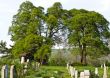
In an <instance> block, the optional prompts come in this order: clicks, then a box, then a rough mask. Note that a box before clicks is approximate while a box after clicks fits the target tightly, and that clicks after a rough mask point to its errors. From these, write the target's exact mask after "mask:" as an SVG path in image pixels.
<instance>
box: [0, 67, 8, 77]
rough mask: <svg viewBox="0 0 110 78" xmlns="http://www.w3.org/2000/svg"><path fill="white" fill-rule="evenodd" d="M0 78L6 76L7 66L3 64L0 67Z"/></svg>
mask: <svg viewBox="0 0 110 78" xmlns="http://www.w3.org/2000/svg"><path fill="white" fill-rule="evenodd" d="M1 78H8V66H7V65H4V66H3V67H2V69H1Z"/></svg>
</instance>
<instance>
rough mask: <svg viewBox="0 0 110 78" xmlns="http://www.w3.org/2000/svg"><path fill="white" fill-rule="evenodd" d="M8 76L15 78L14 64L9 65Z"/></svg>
mask: <svg viewBox="0 0 110 78" xmlns="http://www.w3.org/2000/svg"><path fill="white" fill-rule="evenodd" d="M10 78H17V72H16V68H15V66H14V65H11V67H10Z"/></svg>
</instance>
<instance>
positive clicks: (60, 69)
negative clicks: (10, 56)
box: [28, 66, 110, 78]
mask: <svg viewBox="0 0 110 78" xmlns="http://www.w3.org/2000/svg"><path fill="white" fill-rule="evenodd" d="M75 68H76V69H77V70H78V71H79V72H81V71H84V69H86V70H90V71H92V72H94V71H95V67H92V66H75ZM98 70H99V76H100V78H102V77H103V68H101V67H98ZM56 71H57V73H55V72H56ZM107 72H108V73H107V74H108V78H110V73H109V72H110V69H109V68H108V71H107ZM35 76H36V77H43V78H50V77H52V76H54V77H55V78H71V77H70V75H69V73H68V70H67V69H66V66H41V67H40V69H39V70H38V71H37V72H36V73H35ZM28 78H30V77H28ZM33 78H34V77H33Z"/></svg>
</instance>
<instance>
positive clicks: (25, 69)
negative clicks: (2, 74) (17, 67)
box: [24, 63, 28, 74]
mask: <svg viewBox="0 0 110 78" xmlns="http://www.w3.org/2000/svg"><path fill="white" fill-rule="evenodd" d="M27 68H28V65H27V63H26V64H25V66H24V74H26V72H27Z"/></svg>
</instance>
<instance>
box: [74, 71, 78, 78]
mask: <svg viewBox="0 0 110 78" xmlns="http://www.w3.org/2000/svg"><path fill="white" fill-rule="evenodd" d="M75 78H78V71H77V70H75Z"/></svg>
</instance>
